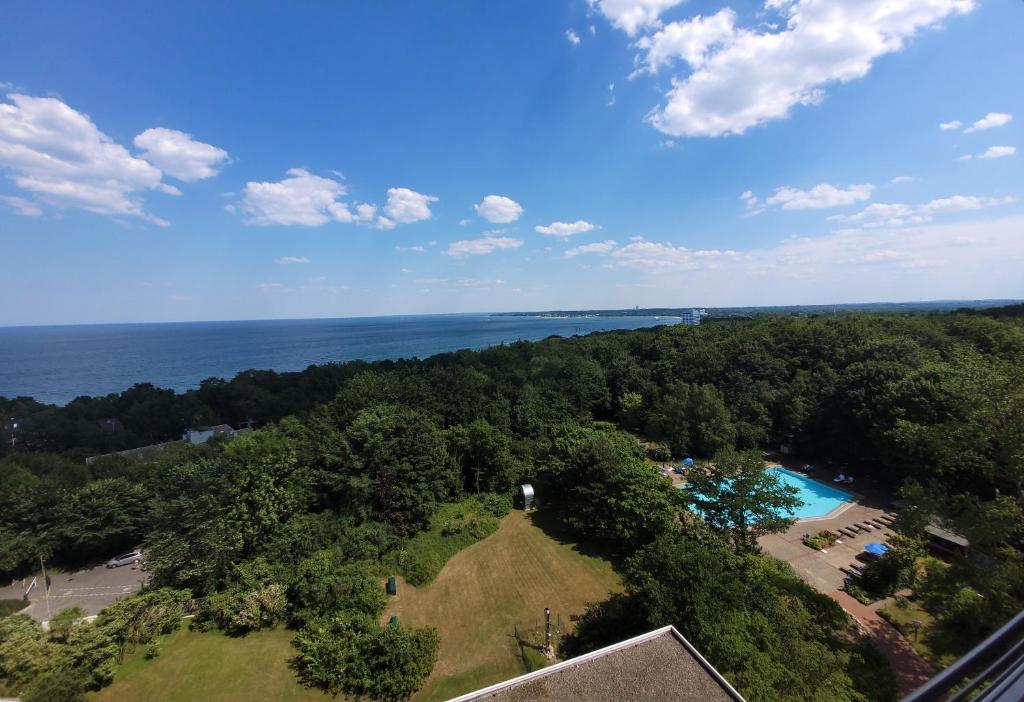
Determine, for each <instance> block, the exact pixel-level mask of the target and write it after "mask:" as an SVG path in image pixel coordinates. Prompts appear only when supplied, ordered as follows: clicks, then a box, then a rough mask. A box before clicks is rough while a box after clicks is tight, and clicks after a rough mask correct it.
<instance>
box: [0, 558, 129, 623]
mask: <svg viewBox="0 0 1024 702" xmlns="http://www.w3.org/2000/svg"><path fill="white" fill-rule="evenodd" d="M148 579H149V574H148V573H145V572H143V571H141V570H138V569H137V568H133V567H131V566H122V567H121V568H106V567H104V566H102V565H99V566H95V567H93V568H88V569H86V570H79V571H75V572H70V573H50V580H51V585H50V613H52V614H56V613H57V612H59V611H60V610H62V609H64V608H65V607H74V606H76V605H77V606H79V607H81V608H82V609H84V610H85V613H86V615H87V616H88V615H93V614H99V612H100V610H101V609H103V608H104V607H106V606H107V605H110V604H112V603H114V602H116V601H117V600H119V599H121V598H122V597H125V596H126V595H130V594H131V593H133V592H136V591H137V590H138V589H139V588H141V587H142V585H143V583H145V582H146V580H148ZM31 580H32V578H31V577H29V578H27V579H26V585H27V584H28V582H30V581H31ZM23 593H24V588H23V587H22V585H21V582H20V581H19V582H17V583H15V585H14V586H13V587H5V588H2V589H0V599H7V598H10V599H20V598H21V596H22V594H23ZM29 600H30V602H29V607H28V609H25V610H22V613H23V614H27V615H29V616H31V617H33V618H34V619H36V620H38V621H41V622H42V621H46V620H47V619H49V616H47V611H46V599H45V597H44V593H43V587H42V577H39V583H38V584H37V585H36V587H35V588H33V589H32V592H31V594H30V595H29Z"/></svg>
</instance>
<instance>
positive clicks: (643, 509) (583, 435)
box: [541, 427, 679, 546]
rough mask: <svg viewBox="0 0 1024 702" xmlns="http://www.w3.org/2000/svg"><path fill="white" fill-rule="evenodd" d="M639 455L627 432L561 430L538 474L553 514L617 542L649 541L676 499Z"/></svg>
mask: <svg viewBox="0 0 1024 702" xmlns="http://www.w3.org/2000/svg"><path fill="white" fill-rule="evenodd" d="M642 455H643V454H642V450H641V449H640V446H639V444H638V443H637V442H636V440H635V439H633V437H631V436H629V435H627V434H622V433H620V432H615V431H601V430H594V429H590V428H582V427H576V428H570V429H568V431H566V432H564V433H563V434H562V435H561V436H560V437H559V438H558V439H557V440H556V441H555V447H554V449H553V451H552V456H551V460H550V461H549V463H548V465H547V466H546V467H545V469H544V471H543V472H542V474H541V477H542V479H543V480H544V481H545V483H546V485H547V488H546V489H548V490H549V491H550V492H551V493H552V494H551V501H552V503H554V504H557V508H556V513H557V514H558V516H559V518H560V519H561V520H562V521H563V522H565V523H566V524H567V525H569V526H570V527H572V528H573V529H574V530H575V531H577V532H578V533H580V534H584V535H587V536H591V537H596V538H599V539H603V540H607V541H611V542H614V543H617V544H622V545H634V546H635V545H637V544H641V543H644V542H646V541H648V540H650V539H651V538H652V537H653V535H654V534H657V533H658V532H659V531H661V530H662V529H664V528H665V527H666V526H668V525H669V524H671V523H672V520H673V519H674V518H675V515H676V511H677V504H678V499H679V498H678V496H677V491H676V490H675V489H674V488H673V487H672V486H671V485H670V484H669V483H668V481H666V480H665V479H664V478H662V477H661V476H660V475H658V472H657V471H655V470H654V469H652V468H651V467H650V466H649V465H647V464H645V463H644V461H643V459H642ZM546 499H547V498H546Z"/></svg>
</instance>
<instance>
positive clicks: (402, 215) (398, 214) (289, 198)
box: [225, 168, 437, 229]
mask: <svg viewBox="0 0 1024 702" xmlns="http://www.w3.org/2000/svg"><path fill="white" fill-rule="evenodd" d="M287 175H288V177H287V178H285V179H284V180H280V181H277V182H271V183H258V182H249V183H246V185H245V189H244V190H243V193H242V202H241V205H240V209H241V211H242V213H243V214H244V215H245V221H246V223H247V224H256V225H263V226H269V225H280V226H302V227H319V226H321V225H324V224H327V223H328V222H331V221H334V222H343V223H355V224H365V225H368V226H370V227H373V228H374V229H394V228H395V226H396V225H397V224H399V223H402V224H406V223H409V222H419V221H422V220H425V219H430V217H431V212H430V203H432V202H437V198H436V197H434V196H432V195H423V194H421V193H417V192H415V191H413V190H409V189H408V188H390V189H389V190H388V199H387V204H386V205H385V206H384V212H385V214H387V215H388V216H387V217H385V216H383V215H377V206H376V205H371V204H369V203H365V202H362V203H358V204H356V205H354V206H353V207H352V208H351V209H350V207H349V205H348V203H346V202H344V201H343V199H342V198H344V197H345V195H347V194H348V188H347V187H346V186H345V184H343V183H342V182H340V181H339V180H334V179H333V178H324V177H322V176H318V175H314V174H312V173H310V172H309V171H307V170H305V169H304V168H292V169H291V170H289V171H288V174H287ZM338 177H339V178H340V177H341V176H340V174H339V176H338ZM225 209H227V210H228V211H229V212H233V211H235V208H234V207H232V206H231V205H228V206H227V207H225Z"/></svg>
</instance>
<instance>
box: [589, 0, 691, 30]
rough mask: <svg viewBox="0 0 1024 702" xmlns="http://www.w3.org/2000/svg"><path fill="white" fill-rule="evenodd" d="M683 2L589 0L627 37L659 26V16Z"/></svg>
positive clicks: (678, 0) (592, 5) (677, 0)
mask: <svg viewBox="0 0 1024 702" xmlns="http://www.w3.org/2000/svg"><path fill="white" fill-rule="evenodd" d="M682 2H683V0H590V5H591V7H593V8H595V9H597V10H598V11H600V12H601V14H603V15H604V16H605V17H607V18H608V21H609V22H611V23H612V24H613V25H614V26H616V27H618V28H619V29H621V30H622V31H624V32H625V33H626V34H628V35H629V36H634V35H635V34H636V33H637V32H638V31H640V30H641V29H646V28H648V27H657V26H660V24H661V20H660V19H659V18H660V17H661V14H662V13H663V12H665V11H666V10H668V9H671V8H673V7H675V6H676V5H679V4H680V3H682Z"/></svg>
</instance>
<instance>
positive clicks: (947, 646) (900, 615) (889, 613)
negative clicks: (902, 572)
mask: <svg viewBox="0 0 1024 702" xmlns="http://www.w3.org/2000/svg"><path fill="white" fill-rule="evenodd" d="M878 613H879V614H880V615H882V616H883V617H884V618H885V619H887V620H888V621H889V623H890V624H892V625H893V626H894V627H896V628H897V629H899V630H900V633H901V634H903V636H904V638H906V639H907V641H909V642H910V645H911V646H913V647H914V650H916V651H917V652H918V653H920V654H921V656H923V657H924V659H925V660H927V661H928V662H930V663H931V664H932V665H933V666H935V667H936V669H938V670H941V669H943V668H945V667H946V666H948V665H949V664H950V663H952V662H953V661H955V660H956V659H957V658H959V657H960V655H961V654H963V653H966V651H964V647H963V644H962V643H960V642H959V640H958V637H957V636H956V635H955V634H952V633H951V632H948V631H946V630H945V629H944V628H942V627H941V626H938V625H936V623H935V617H933V616H932V615H931V614H929V613H928V612H926V611H925V610H924V608H922V607H921V605H920V603H919V602H917V601H915V600H910V601H909V604H908V605H907V606H906V607H897V606H896V605H889V606H887V607H884V608H882V609H880V610H879V611H878ZM915 621H917V622H921V629H920V631H917V632H915V631H914V627H913V626H912V622H915Z"/></svg>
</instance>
